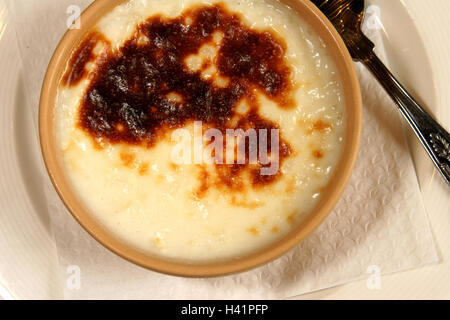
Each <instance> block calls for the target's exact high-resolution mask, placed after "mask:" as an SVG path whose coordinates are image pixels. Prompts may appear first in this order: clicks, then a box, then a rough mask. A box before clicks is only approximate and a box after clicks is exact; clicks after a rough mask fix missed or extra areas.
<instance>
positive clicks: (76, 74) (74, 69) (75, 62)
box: [62, 32, 107, 86]
mask: <svg viewBox="0 0 450 320" xmlns="http://www.w3.org/2000/svg"><path fill="white" fill-rule="evenodd" d="M99 42H104V43H107V41H106V40H105V38H104V37H103V35H102V34H101V33H99V32H91V33H90V34H89V35H88V36H87V37H86V39H84V41H83V42H82V43H81V45H80V46H79V47H78V49H77V50H76V51H75V52H74V53H73V54H72V57H71V59H70V61H69V66H70V68H69V70H68V71H67V72H66V73H65V74H64V77H63V79H62V81H63V83H64V85H66V86H75V85H77V84H78V83H79V82H80V81H81V80H82V79H83V78H84V77H85V76H86V75H87V70H86V65H87V64H88V62H92V61H93V60H94V58H95V54H94V48H95V46H96V45H97V44H98V43H99Z"/></svg>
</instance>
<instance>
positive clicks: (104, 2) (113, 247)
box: [39, 0, 362, 277]
mask: <svg viewBox="0 0 450 320" xmlns="http://www.w3.org/2000/svg"><path fill="white" fill-rule="evenodd" d="M126 1H128V0H96V1H94V2H93V3H92V4H91V5H90V6H88V7H87V8H86V9H85V10H84V11H83V13H82V15H81V21H82V23H83V25H87V27H83V28H82V29H79V30H77V29H75V30H68V31H67V32H66V33H65V34H64V36H63V38H62V39H61V41H60V42H59V44H58V46H57V48H56V49H55V51H54V54H53V56H52V58H51V60H50V63H49V65H48V68H47V71H46V74H45V77H44V81H43V84H42V89H41V96H40V101H39V138H40V146H41V152H42V156H43V160H44V164H45V167H46V170H47V172H48V175H49V177H50V180H51V182H52V184H53V186H54V188H55V190H56V192H57V193H58V195H59V197H60V199H61V200H62V202H63V203H64V205H65V207H66V208H67V209H68V210H69V212H70V213H71V215H72V216H73V217H74V218H75V220H77V221H78V223H79V224H80V225H81V226H82V227H83V228H84V229H85V230H86V231H87V232H88V233H89V234H90V235H91V236H92V237H93V238H94V239H96V240H97V241H98V242H99V243H101V244H102V245H103V246H104V247H106V248H107V249H109V250H110V251H112V252H114V253H115V254H117V255H119V256H120V257H122V258H124V259H126V260H128V261H130V262H132V263H135V264H137V265H139V266H141V267H144V268H147V269H149V270H153V271H157V272H160V273H164V274H169V275H174V276H183V277H216V276H223V275H229V274H234V273H238V272H243V271H246V270H249V269H253V268H256V267H258V266H261V265H263V264H266V263H268V262H270V261H272V260H274V259H276V258H278V257H280V256H282V255H283V254H285V253H286V252H288V251H289V250H290V249H292V248H293V247H294V246H296V245H297V244H299V243H300V242H301V241H302V240H303V239H304V238H306V237H307V236H308V235H309V234H311V233H312V232H313V231H314V230H315V229H316V228H317V227H318V226H319V225H320V224H321V223H322V222H323V220H324V219H325V218H326V217H327V216H328V215H329V214H330V212H331V211H332V209H333V208H334V206H335V205H336V203H337V201H338V200H339V198H340V196H341V194H342V193H343V191H344V189H345V186H346V185H347V183H348V181H349V179H350V176H351V173H352V170H353V167H354V164H355V162H356V158H357V154H358V149H359V143H360V137H361V126H362V98H361V92H360V87H359V81H358V77H357V75H356V70H355V68H354V64H353V60H352V58H351V56H350V54H349V52H348V50H347V48H346V46H345V44H344V42H343V40H342V38H341V37H340V35H339V34H338V32H337V31H336V29H335V28H334V27H333V25H332V24H331V22H330V21H329V20H328V19H327V18H326V17H325V16H324V15H323V14H322V12H321V11H320V10H319V9H318V8H317V7H316V6H315V5H314V4H313V3H312V2H310V1H309V0H278V1H279V2H281V3H284V4H285V5H287V6H289V7H291V8H293V9H294V11H296V12H298V13H300V12H301V14H300V15H301V17H302V19H303V20H304V21H305V22H306V23H307V24H309V25H310V26H311V27H312V28H313V29H314V31H315V32H316V33H317V34H318V35H319V36H320V37H321V38H322V41H324V43H325V44H326V45H327V46H331V49H330V48H328V50H329V53H330V54H331V55H332V56H333V57H332V59H333V61H334V62H335V64H336V66H337V68H338V71H339V73H340V78H341V82H342V84H343V90H344V95H345V100H346V101H345V104H346V126H347V128H346V133H345V139H344V147H343V150H342V151H341V156H340V159H339V162H338V165H337V166H336V168H335V170H334V173H333V176H332V177H331V178H330V181H329V183H328V185H327V186H326V187H325V192H324V193H325V194H324V195H323V196H322V197H321V200H319V203H318V204H317V205H316V206H315V208H314V209H313V210H312V211H311V212H310V213H309V214H308V215H307V216H306V217H305V218H304V219H303V220H302V221H301V222H300V223H299V224H298V225H297V226H295V227H294V228H292V230H291V231H290V232H289V233H288V234H287V235H285V236H284V237H282V238H281V239H279V240H278V241H275V242H274V243H271V244H269V245H266V246H265V247H263V248H261V249H260V250H258V251H256V252H254V253H252V254H249V255H247V256H244V257H242V258H239V259H229V261H218V262H207V263H203V264H199V263H183V262H179V261H171V260H168V259H165V258H164V257H160V256H156V255H155V256H152V255H150V254H148V253H144V252H141V251H139V250H138V249H135V248H133V247H132V246H131V245H127V244H125V243H124V242H122V241H120V240H119V239H118V238H117V237H114V235H113V234H112V233H111V232H109V231H107V230H106V228H103V227H102V226H101V224H100V223H99V222H98V221H97V220H96V219H95V218H94V217H93V216H92V215H91V214H90V213H89V210H87V208H85V207H84V206H83V204H82V203H81V200H77V197H76V195H75V193H76V192H71V191H73V190H71V183H70V181H69V179H68V177H66V175H65V174H64V170H63V167H62V164H61V160H60V156H59V155H58V152H56V151H55V150H56V149H55V147H54V146H55V140H56V137H55V134H54V127H55V126H54V115H53V111H54V109H55V105H56V103H55V102H56V96H57V88H58V86H59V83H60V80H61V77H62V72H63V71H64V70H65V67H66V63H67V61H68V58H69V57H70V54H71V53H72V52H73V50H74V49H75V48H76V47H77V46H78V44H79V43H80V42H81V41H82V40H83V38H84V37H85V35H86V34H87V33H88V32H89V31H90V30H91V29H92V27H93V26H94V25H95V24H96V23H97V22H98V20H99V19H100V18H101V17H102V16H104V15H105V14H107V13H108V12H109V11H110V10H112V9H113V8H114V7H116V6H117V5H119V4H121V3H124V2H126ZM86 22H87V23H86ZM349 109H350V111H351V112H349ZM350 125H351V126H350ZM325 196H326V197H325Z"/></svg>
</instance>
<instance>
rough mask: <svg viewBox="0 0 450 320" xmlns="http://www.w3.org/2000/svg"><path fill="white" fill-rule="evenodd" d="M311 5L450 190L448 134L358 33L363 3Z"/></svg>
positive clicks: (346, 0) (329, 0)
mask: <svg viewBox="0 0 450 320" xmlns="http://www.w3.org/2000/svg"><path fill="white" fill-rule="evenodd" d="M311 1H312V2H313V3H314V4H315V5H316V6H317V7H318V8H319V9H320V10H321V11H322V12H323V13H324V14H325V15H326V16H327V18H328V19H329V20H330V21H331V22H332V23H333V25H334V27H335V28H336V29H337V31H338V32H339V33H340V34H341V36H342V38H343V39H344V42H345V44H346V45H347V48H348V50H349V51H350V54H351V55H352V58H353V59H354V60H355V61H360V62H362V63H364V64H365V65H366V67H367V68H368V69H369V70H370V71H371V72H372V74H373V75H374V76H375V77H376V78H377V79H378V81H379V82H380V83H381V85H382V86H383V87H384V89H385V90H386V92H387V93H388V94H389V95H390V96H391V98H392V99H393V100H394V101H395V103H396V104H397V105H398V107H399V109H400V112H401V113H402V114H403V116H404V117H405V118H406V120H407V121H408V123H409V124H410V125H411V127H412V129H413V130H414V132H415V134H416V135H417V137H418V138H419V140H420V142H421V143H422V145H423V146H424V147H425V150H426V151H427V153H428V155H429V156H430V158H431V159H432V160H433V162H434V164H435V165H436V167H437V169H438V170H439V172H440V173H441V174H442V176H443V177H444V179H445V180H446V181H447V183H448V184H449V186H450V134H449V133H448V132H447V131H446V130H445V129H444V128H443V127H442V126H440V125H439V124H438V123H437V122H436V121H435V120H434V119H433V118H432V117H431V116H430V115H429V114H428V113H427V112H426V111H425V110H424V109H423V108H422V107H421V106H420V104H419V103H418V102H417V101H416V100H415V99H414V98H413V97H412V96H411V95H410V94H409V93H408V92H407V91H406V89H405V88H404V87H403V86H402V85H401V84H400V83H399V82H398V80H397V79H396V78H395V77H394V76H393V75H392V73H391V72H390V71H389V70H388V69H387V68H386V66H385V65H384V64H383V62H381V60H380V59H379V58H378V57H377V56H376V54H375V53H374V51H373V49H374V47H375V45H374V44H373V43H372V41H370V40H369V39H368V38H367V37H366V36H365V35H364V34H363V33H362V31H361V23H362V21H363V18H364V10H365V1H364V0H311Z"/></svg>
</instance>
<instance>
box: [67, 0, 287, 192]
mask: <svg viewBox="0 0 450 320" xmlns="http://www.w3.org/2000/svg"><path fill="white" fill-rule="evenodd" d="M98 41H104V39H103V38H102V37H101V36H99V34H98V33H97V32H94V33H92V34H90V35H89V36H88V37H87V38H86V40H85V41H84V42H83V43H82V44H81V46H80V47H79V48H78V50H77V51H76V52H75V53H74V55H73V57H72V59H71V61H70V65H69V70H68V72H67V73H66V75H65V76H64V79H63V81H64V83H65V84H66V85H68V86H70V85H75V84H77V83H78V82H79V81H80V79H82V78H83V77H84V76H86V68H85V65H86V63H87V62H89V61H91V60H92V59H93V50H94V48H95V45H96V43H97V42H98ZM205 45H211V46H212V47H213V48H217V52H216V54H215V57H213V58H211V61H206V62H203V63H202V64H201V65H200V66H199V69H198V70H192V69H190V68H189V67H188V66H187V64H186V59H187V58H188V57H190V56H191V57H192V56H193V55H194V56H195V55H198V54H199V51H200V49H201V48H202V47H203V46H205ZM285 52H286V44H285V43H284V41H282V40H281V39H279V38H278V37H277V36H276V35H275V34H273V33H272V32H269V31H264V32H262V31H256V30H252V29H250V28H249V27H247V26H246V25H245V24H244V23H243V22H242V18H241V16H240V15H238V14H235V13H231V12H229V11H228V10H227V9H226V8H225V7H224V5H214V6H201V7H192V8H190V9H188V10H186V11H185V12H184V13H183V14H182V15H180V16H179V17H176V18H173V19H167V18H164V17H162V16H154V17H151V18H149V19H148V20H147V21H145V22H143V23H142V24H141V25H139V26H138V27H137V30H136V31H135V33H134V35H133V37H132V38H131V39H129V40H128V41H126V42H125V43H124V45H123V47H122V48H120V50H119V51H118V52H112V51H110V50H109V51H108V53H107V56H106V57H104V58H102V59H101V60H100V61H99V62H98V65H97V66H96V68H97V69H96V70H94V71H93V73H92V77H91V75H90V77H91V79H92V80H91V82H90V84H89V86H88V88H87V90H86V92H85V94H84V97H83V100H82V105H81V108H80V115H79V126H80V127H81V128H82V129H83V130H85V131H86V132H87V133H89V134H90V135H91V136H92V137H93V138H94V140H95V139H102V140H104V141H108V142H110V143H127V144H139V145H144V146H146V147H149V148H150V147H152V146H153V145H154V144H155V143H157V142H158V141H159V139H160V138H161V137H162V136H163V135H165V133H167V132H168V131H169V130H174V129H176V128H179V127H183V126H184V125H186V124H188V123H189V122H192V121H202V122H203V123H205V124H206V125H207V126H208V127H212V128H216V129H219V130H221V131H222V132H223V133H224V136H225V130H226V129H237V128H242V129H243V130H246V129H249V128H253V129H256V130H257V129H267V130H268V132H269V138H268V142H269V145H268V146H267V150H270V130H271V129H276V128H278V126H277V124H275V123H273V122H272V121H270V120H267V119H265V118H263V117H262V116H261V115H260V114H259V113H258V111H259V103H258V101H257V95H256V94H257V93H260V94H264V95H265V96H266V97H268V98H269V99H271V100H272V101H275V102H276V103H277V104H278V106H279V107H280V108H288V107H294V106H295V104H294V101H293V100H292V99H291V96H292V85H291V80H290V73H291V70H290V68H289V66H288V65H287V64H286V61H285V58H284V56H285ZM212 67H214V68H216V69H214V70H213V71H215V73H216V75H215V76H214V77H212V78H208V77H205V76H204V73H205V72H206V71H207V70H210V68H212ZM244 99H245V101H246V102H248V104H249V110H247V111H246V112H245V113H244V114H241V113H237V112H236V109H237V105H238V104H239V103H240V102H242V101H244ZM232 118H233V119H237V123H236V122H233V124H232V123H231V119H232ZM247 149H248V146H247ZM246 152H248V150H246ZM289 155H290V147H289V145H288V144H287V142H285V141H283V139H282V137H280V154H279V165H280V166H281V163H282V161H283V159H284V158H286V157H288V156H289ZM122 160H123V161H124V162H128V160H129V159H122ZM261 167H262V165H256V166H252V167H250V165H249V164H248V163H246V164H245V165H243V164H241V165H237V164H236V165H217V166H216V176H217V177H216V178H217V179H216V181H215V184H221V185H224V186H226V187H227V188H231V189H235V190H239V189H241V188H242V187H243V186H244V183H243V181H242V179H243V174H242V173H243V172H244V169H246V172H248V173H249V174H250V179H251V180H250V181H251V184H252V185H253V186H257V185H265V184H268V183H272V182H273V181H275V180H276V179H277V177H278V176H279V174H277V175H268V176H263V175H261V174H260V168H261ZM143 171H146V170H143ZM201 178H202V179H203V180H205V182H204V183H202V184H201V186H200V188H199V190H198V192H197V193H198V194H197V195H198V196H202V195H203V194H205V193H206V191H207V189H208V188H209V185H210V184H211V182H210V181H207V180H208V179H210V177H209V175H208V173H205V171H202V172H201Z"/></svg>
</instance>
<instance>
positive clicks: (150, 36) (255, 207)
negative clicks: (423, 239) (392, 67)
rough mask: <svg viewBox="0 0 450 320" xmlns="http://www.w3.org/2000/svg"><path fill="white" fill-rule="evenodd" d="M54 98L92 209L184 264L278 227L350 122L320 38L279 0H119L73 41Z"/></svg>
mask: <svg viewBox="0 0 450 320" xmlns="http://www.w3.org/2000/svg"><path fill="white" fill-rule="evenodd" d="M56 105H57V110H56V119H55V126H56V132H57V138H58V144H59V146H60V152H61V157H62V159H63V162H64V165H65V167H66V170H67V173H68V175H69V177H70V180H71V182H72V184H73V186H74V187H75V189H76V190H77V192H78V194H79V197H80V198H81V200H82V201H83V202H84V204H85V205H86V206H87V207H88V208H89V210H90V212H92V215H93V216H94V217H95V218H96V219H97V220H98V221H99V223H101V224H102V225H103V226H104V227H105V228H107V229H108V230H109V231H110V232H111V233H113V234H114V235H116V236H117V237H119V238H120V239H122V240H123V241H124V242H126V243H128V244H130V245H132V246H134V247H136V248H137V249H139V250H140V251H143V252H147V253H149V254H156V255H159V256H162V257H165V258H167V259H172V260H177V261H187V262H190V263H202V262H205V261H210V260H214V261H218V260H219V261H220V260H228V259H233V258H239V257H242V256H245V255H247V254H249V253H252V252H255V251H256V250H258V249H260V248H262V247H264V246H265V245H268V244H269V243H272V242H274V241H276V240H278V239H280V238H281V237H283V236H284V235H286V234H287V233H288V232H289V231H290V230H291V229H292V228H293V227H294V226H295V225H296V224H298V223H299V222H300V221H301V220H302V218H303V217H305V216H306V215H308V213H309V212H310V211H311V210H312V209H313V208H314V206H315V205H316V203H317V201H318V199H319V198H320V197H321V192H322V189H323V188H324V187H325V186H326V185H327V183H328V182H329V179H330V177H331V176H332V173H333V170H334V168H335V166H336V165H337V162H338V160H339V158H340V155H341V149H342V146H343V136H344V131H345V103H344V97H343V90H342V86H341V82H340V79H339V76H338V73H337V69H336V66H335V65H333V62H332V61H331V58H330V57H329V55H328V53H327V48H326V46H325V45H324V44H323V42H322V41H321V39H320V38H319V37H318V36H317V35H315V34H314V33H313V32H312V31H311V29H310V28H309V26H308V25H307V24H306V23H305V22H304V21H302V20H301V18H300V17H299V16H298V15H297V14H295V13H294V12H292V11H291V9H289V8H288V7H287V6H285V5H283V4H281V3H279V2H278V1H275V0H261V1H249V0H228V1H226V2H225V1H212V0H170V1H167V0H130V1H126V2H125V3H124V4H122V5H120V6H117V7H116V8H115V9H113V10H112V11H111V12H109V13H107V14H106V15H105V16H104V17H102V18H101V19H100V20H99V22H98V23H97V25H96V27H95V28H93V29H92V30H91V31H90V32H89V33H88V34H87V35H86V37H85V39H84V40H83V41H82V43H81V44H80V45H79V46H78V48H76V49H75V50H74V52H73V54H72V57H71V59H70V61H68V63H67V68H66V71H65V74H64V76H63V77H62V79H61V82H60V85H59V89H58V95H57V104H56ZM236 133H237V134H236ZM240 133H244V135H243V136H242V135H240ZM240 146H244V147H243V148H240ZM220 147H223V148H220ZM230 150H232V152H229V151H230ZM261 150H264V152H262V151H261ZM241 160H242V161H241Z"/></svg>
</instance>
